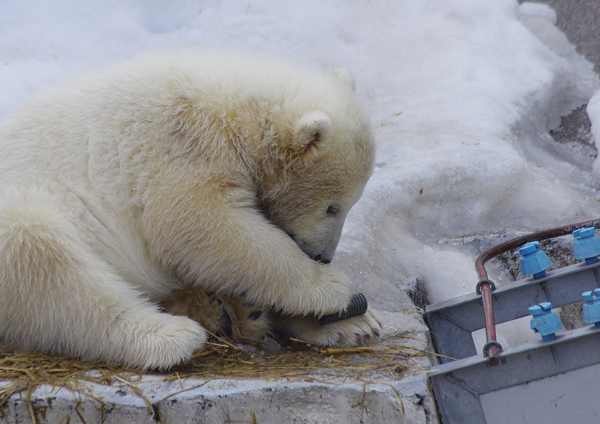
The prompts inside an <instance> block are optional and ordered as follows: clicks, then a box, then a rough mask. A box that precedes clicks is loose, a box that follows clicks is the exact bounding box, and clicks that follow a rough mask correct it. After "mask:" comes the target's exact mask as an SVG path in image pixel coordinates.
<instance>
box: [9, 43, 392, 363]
mask: <svg viewBox="0 0 600 424" xmlns="http://www.w3.org/2000/svg"><path fill="white" fill-rule="evenodd" d="M352 85H353V82H352V80H351V78H349V76H348V75H347V74H346V73H344V72H339V71H336V72H333V73H322V72H318V71H314V70H309V69H303V68H301V67H299V66H296V65H289V64H286V63H282V62H280V61H278V60H274V59H271V58H266V57H262V56H254V55H248V54H240V53H231V52H227V51H201V50H187V51H167V52H153V53H148V54H145V55H142V56H139V57H136V58H134V59H131V60H126V61H123V62H120V63H117V64H114V65H112V66H109V67H107V68H105V69H102V70H99V71H95V72H92V73H90V74H88V75H85V76H82V77H79V78H76V79H73V80H71V81H67V82H64V83H62V84H59V85H57V86H56V87H53V88H49V89H46V90H45V91H42V92H41V93H39V94H37V95H36V96H34V97H33V98H32V99H30V100H29V101H28V102H27V103H25V104H24V105H23V106H21V107H19V108H17V109H16V110H15V111H14V112H13V113H12V114H9V115H8V116H6V117H5V118H4V119H3V120H2V122H1V123H0V187H1V191H0V338H2V339H4V341H5V342H9V343H11V344H12V346H13V347H16V348H19V349H37V350H45V351H49V352H56V353H66V354H74V355H78V356H79V357H81V358H92V359H99V360H104V361H110V362H118V363H123V364H126V365H129V366H134V367H140V368H159V369H164V368H168V367H170V366H172V365H174V364H176V363H179V362H181V361H185V360H186V359H188V358H189V357H190V356H191V355H192V353H193V352H194V351H196V350H198V349H200V348H201V347H202V346H203V344H204V343H205V341H206V337H207V335H206V331H205V330H204V329H203V328H202V326H201V325H200V324H199V323H197V322H195V321H193V320H191V319H189V318H187V317H182V316H175V315H172V314H168V313H165V312H164V311H163V310H161V309H160V308H159V306H158V304H159V303H160V301H161V300H162V299H166V298H168V297H169V296H171V294H172V293H174V292H176V291H178V290H182V289H185V288H186V287H199V288H202V290H206V291H211V292H215V293H222V294H224V295H227V296H234V297H239V298H243V299H245V300H247V301H248V302H251V303H252V304H254V305H257V307H260V308H263V309H264V310H272V311H276V312H277V313H278V314H279V316H280V317H281V325H283V326H285V327H286V328H288V329H289V330H290V331H291V332H294V333H296V334H301V335H304V336H305V337H306V338H308V339H310V340H312V341H314V342H316V343H321V344H325V345H331V344H356V343H359V342H360V340H362V339H363V338H368V337H370V336H372V335H373V336H376V335H377V334H378V332H379V330H380V326H379V323H378V322H377V321H376V320H375V318H374V315H373V314H372V313H367V314H366V315H364V316H362V317H355V318H352V319H350V320H347V321H343V322H339V323H335V324H331V325H328V326H324V327H320V326H318V325H317V324H316V318H315V317H319V316H323V315H325V314H329V313H334V312H338V311H341V310H343V309H344V308H345V307H346V305H347V304H348V301H349V299H350V297H351V292H352V285H351V282H350V281H349V279H348V278H347V277H346V276H345V275H344V274H342V273H340V272H338V271H336V270H335V269H333V268H332V267H330V266H329V265H328V263H329V262H330V261H331V259H332V258H333V255H334V252H335V249H336V246H337V243H338V240H339V238H340V234H341V230H342V225H343V223H344V219H345V217H346V214H347V213H348V210H349V209H350V208H351V207H352V205H353V204H354V203H355V202H356V201H357V200H358V198H359V197H360V195H361V193H362V190H363V188H364V186H365V184H366V182H367V179H368V178H369V176H370V174H371V172H372V167H373V158H374V146H373V140H372V135H371V132H370V127H369V122H368V119H367V117H366V116H365V114H364V113H363V111H362V109H361V108H360V106H359V105H358V102H357V100H356V98H355V95H354V93H353V89H352Z"/></svg>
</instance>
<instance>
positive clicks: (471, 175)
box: [0, 0, 600, 311]
mask: <svg viewBox="0 0 600 424" xmlns="http://www.w3.org/2000/svg"><path fill="white" fill-rule="evenodd" d="M555 20H556V16H555V14H554V12H553V11H552V10H551V9H550V8H548V7H546V6H544V5H541V4H533V3H529V4H524V5H521V6H519V5H518V4H517V1H516V0H436V1H404V0H402V1H399V0H330V1H322V0H304V1H301V2H299V1H292V0H289V1H269V0H245V1H241V0H173V1H167V0H126V1H123V0H87V1H80V0H4V1H2V2H0V93H1V94H0V116H1V115H4V114H6V113H7V112H8V111H9V110H11V108H13V107H14V106H15V105H16V104H18V103H19V102H21V101H23V100H24V99H25V97H26V96H27V95H28V94H29V93H30V92H32V91H33V90H35V89H36V88H38V87H39V86H42V85H44V84H47V83H51V82H53V81H56V80H60V79H62V78H65V77H68V76H69V75H70V74H73V73H76V72H80V71H82V70H85V69H87V68H90V67H95V66H99V65H102V64H104V63H106V62H109V61H112V60H114V59H117V58H120V57H124V56H128V55H131V54H133V53H136V52H138V51H141V50H145V49H148V48H157V47H185V46H189V45H200V46H211V47H213V46H226V47H230V48H234V49H239V50H257V51H265V52H269V53H273V54H277V55H279V56H284V57H288V58H289V59H290V60H295V61H299V62H302V63H306V64H310V65H313V66H315V67H323V68H328V67H332V66H344V67H347V68H348V69H350V70H351V71H352V72H353V73H354V75H355V78H356V81H357V92H358V95H359V96H360V97H361V99H362V100H363V103H364V105H365V107H366V109H367V110H368V112H369V114H370V115H371V117H372V124H373V130H374V133H375V135H376V140H377V143H378V152H377V164H376V168H375V172H374V175H373V177H372V179H371V180H370V182H369V184H368V185H367V188H366V191H365V194H364V197H363V198H362V199H361V201H360V202H359V203H358V204H357V205H356V207H355V209H353V211H352V212H351V213H350V215H349V217H348V220H347V224H346V228H345V231H344V236H343V238H342V241H341V243H340V246H339V250H338V256H337V258H336V260H335V261H334V263H333V265H334V266H336V267H338V268H340V269H342V270H344V271H346V272H348V273H349V274H350V275H351V276H352V277H353V279H354V281H356V284H357V290H361V291H364V292H365V293H366V294H367V296H368V297H369V299H370V302H371V305H373V306H375V307H377V308H380V309H386V310H390V311H405V310H406V305H407V303H406V300H407V297H406V294H405V293H404V290H405V288H406V287H407V286H409V285H410V284H412V283H414V282H415V281H416V280H419V281H422V282H424V283H425V284H426V285H427V286H428V287H429V288H430V290H431V300H432V301H434V302H435V301H439V300H441V299H447V298H452V297H455V296H458V295H461V294H464V293H470V292H472V291H473V287H474V285H475V283H476V282H477V280H478V278H477V276H476V274H475V271H474V267H473V262H474V253H473V252H471V251H467V250H466V249H465V248H463V247H461V245H460V244H459V243H457V242H456V241H457V240H461V239H462V238H466V239H469V238H471V237H473V236H482V235H486V234H503V233H506V232H515V231H530V230H536V229H541V228H545V227H549V226H554V225H558V224H568V223H572V222H579V221H583V220H586V219H592V218H597V217H599V216H600V193H598V192H597V188H600V163H598V162H594V158H593V157H589V156H586V155H585V153H584V150H585V149H584V150H582V149H580V148H578V147H577V145H576V144H568V143H567V144H564V145H558V144H557V143H556V142H554V141H553V140H552V139H551V138H550V136H549V135H548V131H549V130H550V129H551V128H553V127H556V126H557V125H558V123H559V117H560V116H562V115H565V114H567V113H568V112H569V111H570V110H572V109H574V108H576V107H578V106H580V105H582V104H584V103H586V102H587V101H588V100H589V99H590V98H591V97H592V96H593V95H594V94H595V92H597V91H598V89H599V88H600V85H599V81H598V76H597V75H595V74H594V73H593V72H592V70H591V65H590V64H589V63H587V62H586V61H585V60H584V59H582V58H581V57H579V56H578V55H577V54H576V53H575V50H574V49H573V47H572V46H571V45H570V44H569V43H568V42H567V39H566V37H565V36H564V35H563V34H562V33H560V32H559V31H558V30H557V29H556V28H555V27H554V22H555ZM589 111H590V114H591V119H592V122H593V125H594V127H593V131H594V132H595V136H596V138H597V139H600V97H595V98H594V99H593V100H592V102H591V103H590V107H589ZM587 150H589V149H587Z"/></svg>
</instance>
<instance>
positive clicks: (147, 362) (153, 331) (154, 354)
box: [130, 314, 208, 370]
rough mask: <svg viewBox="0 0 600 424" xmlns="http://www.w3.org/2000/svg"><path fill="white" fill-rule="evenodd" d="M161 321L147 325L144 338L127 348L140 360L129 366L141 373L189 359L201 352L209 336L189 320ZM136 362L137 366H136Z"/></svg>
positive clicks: (167, 318) (162, 316)
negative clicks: (140, 370)
mask: <svg viewBox="0 0 600 424" xmlns="http://www.w3.org/2000/svg"><path fill="white" fill-rule="evenodd" d="M159 316H160V321H155V322H154V324H155V325H154V326H153V325H151V323H152V321H150V320H149V322H147V323H146V327H147V328H146V329H145V330H146V331H147V332H146V334H141V335H140V336H141V337H140V338H139V340H137V343H134V344H133V345H132V346H130V348H132V350H133V351H134V352H135V353H137V354H138V355H139V356H140V357H139V359H138V361H139V362H138V361H135V360H134V361H130V363H131V365H134V366H141V367H142V368H144V369H149V368H150V369H159V370H164V369H168V368H170V367H172V366H173V365H177V364H179V363H182V362H184V361H187V360H189V359H190V357H191V356H192V354H194V352H196V351H198V350H200V349H201V348H202V347H203V346H204V344H205V343H206V340H207V339H208V335H207V334H206V331H205V330H204V328H202V326H201V325H200V324H198V323H196V322H195V321H192V320H191V319H189V318H184V317H175V316H171V315H168V314H159ZM136 362H138V363H136Z"/></svg>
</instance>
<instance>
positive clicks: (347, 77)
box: [329, 67, 355, 91]
mask: <svg viewBox="0 0 600 424" xmlns="http://www.w3.org/2000/svg"><path fill="white" fill-rule="evenodd" d="M329 73H330V74H331V75H333V76H334V77H335V78H336V79H337V80H338V81H339V82H341V83H342V84H344V85H345V86H347V87H349V88H350V89H351V90H352V91H355V83H354V76H353V75H352V72H350V71H349V70H348V69H346V68H342V67H338V68H331V69H330V70H329Z"/></svg>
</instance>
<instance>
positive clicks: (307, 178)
mask: <svg viewBox="0 0 600 424" xmlns="http://www.w3.org/2000/svg"><path fill="white" fill-rule="evenodd" d="M341 76H343V77H344V78H343V79H341V80H340V71H339V70H336V71H335V74H334V75H333V76H331V78H332V79H334V80H336V84H337V85H338V86H339V87H338V89H337V90H330V91H328V92H326V93H321V94H322V95H323V98H324V100H323V101H315V102H314V104H311V105H310V106H316V107H313V108H310V109H309V108H305V109H304V110H301V111H296V113H293V114H291V115H292V116H293V118H292V119H290V118H289V116H290V113H289V112H287V111H286V113H285V114H284V115H286V116H288V120H287V122H286V123H285V124H284V129H283V130H282V129H281V127H279V128H278V129H277V130H275V131H273V134H274V136H273V139H274V140H276V142H275V143H273V145H274V148H273V151H272V152H270V154H267V155H265V157H267V158H268V159H267V160H265V163H264V164H263V166H262V169H263V178H262V183H261V186H260V188H259V193H258V194H259V196H258V201H259V207H260V209H261V211H262V212H263V214H264V215H265V216H266V217H267V219H269V220H270V221H271V222H272V223H273V224H275V225H276V226H278V227H279V228H281V229H282V230H283V231H285V232H286V233H287V234H288V235H289V236H290V237H291V238H292V239H293V240H294V241H295V242H296V244H297V245H298V246H299V247H300V249H301V250H302V251H303V252H304V253H305V254H306V255H308V256H309V257H310V258H312V259H314V260H316V261H319V262H322V263H329V262H331V260H332V259H333V256H334V253H335V250H336V247H337V245H338V242H339V239H340V236H341V233H342V227H343V225H344V221H345V219H346V216H347V214H348V211H349V210H350V208H351V207H352V206H353V205H354V204H355V203H356V201H357V200H358V199H359V198H360V196H361V194H362V191H363V189H364V187H365V184H366V183H367V180H368V179H369V177H370V175H371V173H372V170H373V163H374V156H375V147H374V143H373V137H372V133H371V129H370V124H369V121H368V119H367V117H366V115H365V114H364V112H363V111H362V109H361V108H360V106H359V105H358V102H357V100H356V99H355V95H354V90H353V85H354V82H353V80H352V79H350V78H348V76H347V75H346V74H344V73H342V74H341ZM323 90H325V89H323ZM299 103H300V104H304V103H305V102H299Z"/></svg>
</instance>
